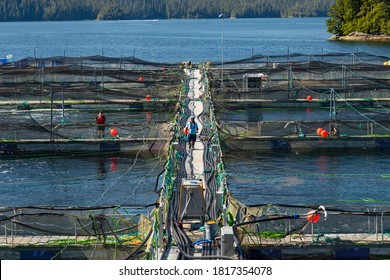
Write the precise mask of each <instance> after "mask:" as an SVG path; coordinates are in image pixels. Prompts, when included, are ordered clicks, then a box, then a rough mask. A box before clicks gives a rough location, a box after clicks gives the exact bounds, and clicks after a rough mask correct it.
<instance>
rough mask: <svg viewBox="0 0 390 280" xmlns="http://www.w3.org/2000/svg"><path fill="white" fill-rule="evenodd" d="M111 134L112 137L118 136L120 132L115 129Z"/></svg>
mask: <svg viewBox="0 0 390 280" xmlns="http://www.w3.org/2000/svg"><path fill="white" fill-rule="evenodd" d="M110 134H111V136H112V137H115V136H118V130H116V129H115V128H113V129H111V130H110Z"/></svg>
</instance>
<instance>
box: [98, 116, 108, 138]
mask: <svg viewBox="0 0 390 280" xmlns="http://www.w3.org/2000/svg"><path fill="white" fill-rule="evenodd" d="M96 123H97V130H98V138H104V131H105V129H106V116H105V115H104V114H103V111H100V112H99V114H98V115H97V116H96Z"/></svg>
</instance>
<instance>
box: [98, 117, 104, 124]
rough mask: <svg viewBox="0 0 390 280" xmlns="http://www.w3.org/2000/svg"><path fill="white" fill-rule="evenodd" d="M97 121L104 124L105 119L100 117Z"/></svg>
mask: <svg viewBox="0 0 390 280" xmlns="http://www.w3.org/2000/svg"><path fill="white" fill-rule="evenodd" d="M96 121H97V122H98V123H100V124H102V123H103V122H104V119H103V117H101V116H99V117H97V119H96Z"/></svg>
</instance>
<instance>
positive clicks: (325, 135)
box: [321, 130, 329, 138]
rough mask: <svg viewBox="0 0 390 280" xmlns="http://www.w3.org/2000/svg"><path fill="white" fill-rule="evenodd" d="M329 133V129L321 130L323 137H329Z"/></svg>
mask: <svg viewBox="0 0 390 280" xmlns="http://www.w3.org/2000/svg"><path fill="white" fill-rule="evenodd" d="M328 135H329V132H328V131H326V130H322V131H321V137H322V138H326V137H328Z"/></svg>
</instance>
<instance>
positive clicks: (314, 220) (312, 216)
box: [306, 210, 321, 224]
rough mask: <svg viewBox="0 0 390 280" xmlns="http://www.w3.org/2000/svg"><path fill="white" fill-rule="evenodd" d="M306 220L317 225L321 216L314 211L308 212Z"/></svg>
mask: <svg viewBox="0 0 390 280" xmlns="http://www.w3.org/2000/svg"><path fill="white" fill-rule="evenodd" d="M306 218H307V220H308V221H309V222H311V223H313V224H315V223H318V221H319V220H320V218H321V215H320V214H319V213H316V211H315V210H310V211H309V213H308V214H307V217H306Z"/></svg>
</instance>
